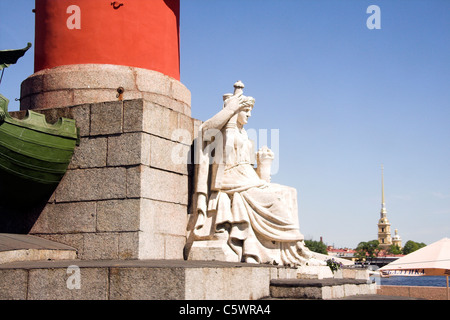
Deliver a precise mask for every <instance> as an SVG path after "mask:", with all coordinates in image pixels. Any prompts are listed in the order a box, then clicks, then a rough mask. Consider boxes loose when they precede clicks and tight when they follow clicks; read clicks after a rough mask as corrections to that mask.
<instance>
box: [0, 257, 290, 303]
mask: <svg viewBox="0 0 450 320" xmlns="http://www.w3.org/2000/svg"><path fill="white" fill-rule="evenodd" d="M73 266H77V267H79V272H80V273H79V275H80V280H81V281H80V288H79V289H69V288H68V286H67V283H68V280H69V277H70V276H71V275H73V272H72V271H71V269H70V268H69V267H73ZM277 269H279V267H274V266H263V265H261V266H255V265H249V264H243V263H226V262H217V261H209V262H206V261H183V260H127V261H125V260H72V261H36V262H26V263H14V264H7V265H1V264H0V289H2V288H7V290H0V298H2V299H42V300H55V299H66V300H76V299H86V300H91V299H111V300H124V299H126V300H140V299H141V300H144V299H171V300H175V299H192V300H203V299H207V300H211V299H214V300H236V299H239V300H248V299H255V300H256V299H261V298H264V297H268V296H269V283H270V280H271V279H274V277H275V279H279V278H278V277H277V276H276V274H277V273H278V272H277ZM294 270H295V269H294ZM69 282H70V281H69ZM27 292H28V296H27V295H26V293H27Z"/></svg>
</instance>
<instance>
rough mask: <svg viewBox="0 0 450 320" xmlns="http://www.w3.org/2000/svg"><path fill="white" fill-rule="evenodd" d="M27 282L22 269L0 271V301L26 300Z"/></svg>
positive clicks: (26, 275) (24, 271)
mask: <svg viewBox="0 0 450 320" xmlns="http://www.w3.org/2000/svg"><path fill="white" fill-rule="evenodd" d="M27 281H28V272H27V271H26V270H24V269H13V270H0V300H25V299H27Z"/></svg>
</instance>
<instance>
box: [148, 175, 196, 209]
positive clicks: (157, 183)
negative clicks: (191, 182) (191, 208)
mask: <svg viewBox="0 0 450 320" xmlns="http://www.w3.org/2000/svg"><path fill="white" fill-rule="evenodd" d="M169 190H171V191H169ZM141 196H142V197H144V198H148V199H154V200H161V201H166V202H173V203H179V204H185V205H187V204H188V177H187V176H185V175H181V174H177V173H173V172H168V171H163V170H158V169H153V168H150V167H146V166H141Z"/></svg>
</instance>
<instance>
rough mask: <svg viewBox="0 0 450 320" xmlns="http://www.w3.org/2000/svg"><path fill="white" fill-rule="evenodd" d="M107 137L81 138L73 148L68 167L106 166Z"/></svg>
mask: <svg viewBox="0 0 450 320" xmlns="http://www.w3.org/2000/svg"><path fill="white" fill-rule="evenodd" d="M107 146H108V145H107V138H105V137H95V138H81V140H80V145H79V146H77V147H76V148H75V151H74V154H73V157H72V161H71V162H70V164H69V169H83V168H101V167H106V152H107Z"/></svg>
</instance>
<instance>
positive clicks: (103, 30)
mask: <svg viewBox="0 0 450 320" xmlns="http://www.w3.org/2000/svg"><path fill="white" fill-rule="evenodd" d="M35 1H36V4H35V5H36V7H35V14H36V17H35V18H36V28H35V29H36V30H35V44H34V48H35V65H34V74H33V75H31V76H29V77H28V78H27V79H25V80H24V81H23V82H22V86H21V95H20V109H21V110H28V109H49V108H59V107H69V106H74V105H80V104H86V103H98V102H107V101H114V100H116V101H117V100H118V99H119V100H130V99H145V100H152V101H154V102H155V103H160V104H161V103H163V102H162V101H164V104H165V105H166V107H167V108H169V109H173V110H176V111H179V112H183V113H185V114H187V115H190V103H191V101H190V92H189V90H188V89H187V88H186V87H185V86H184V85H183V84H181V82H180V48H179V28H180V23H179V22H180V0H119V1H115V0H35Z"/></svg>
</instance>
